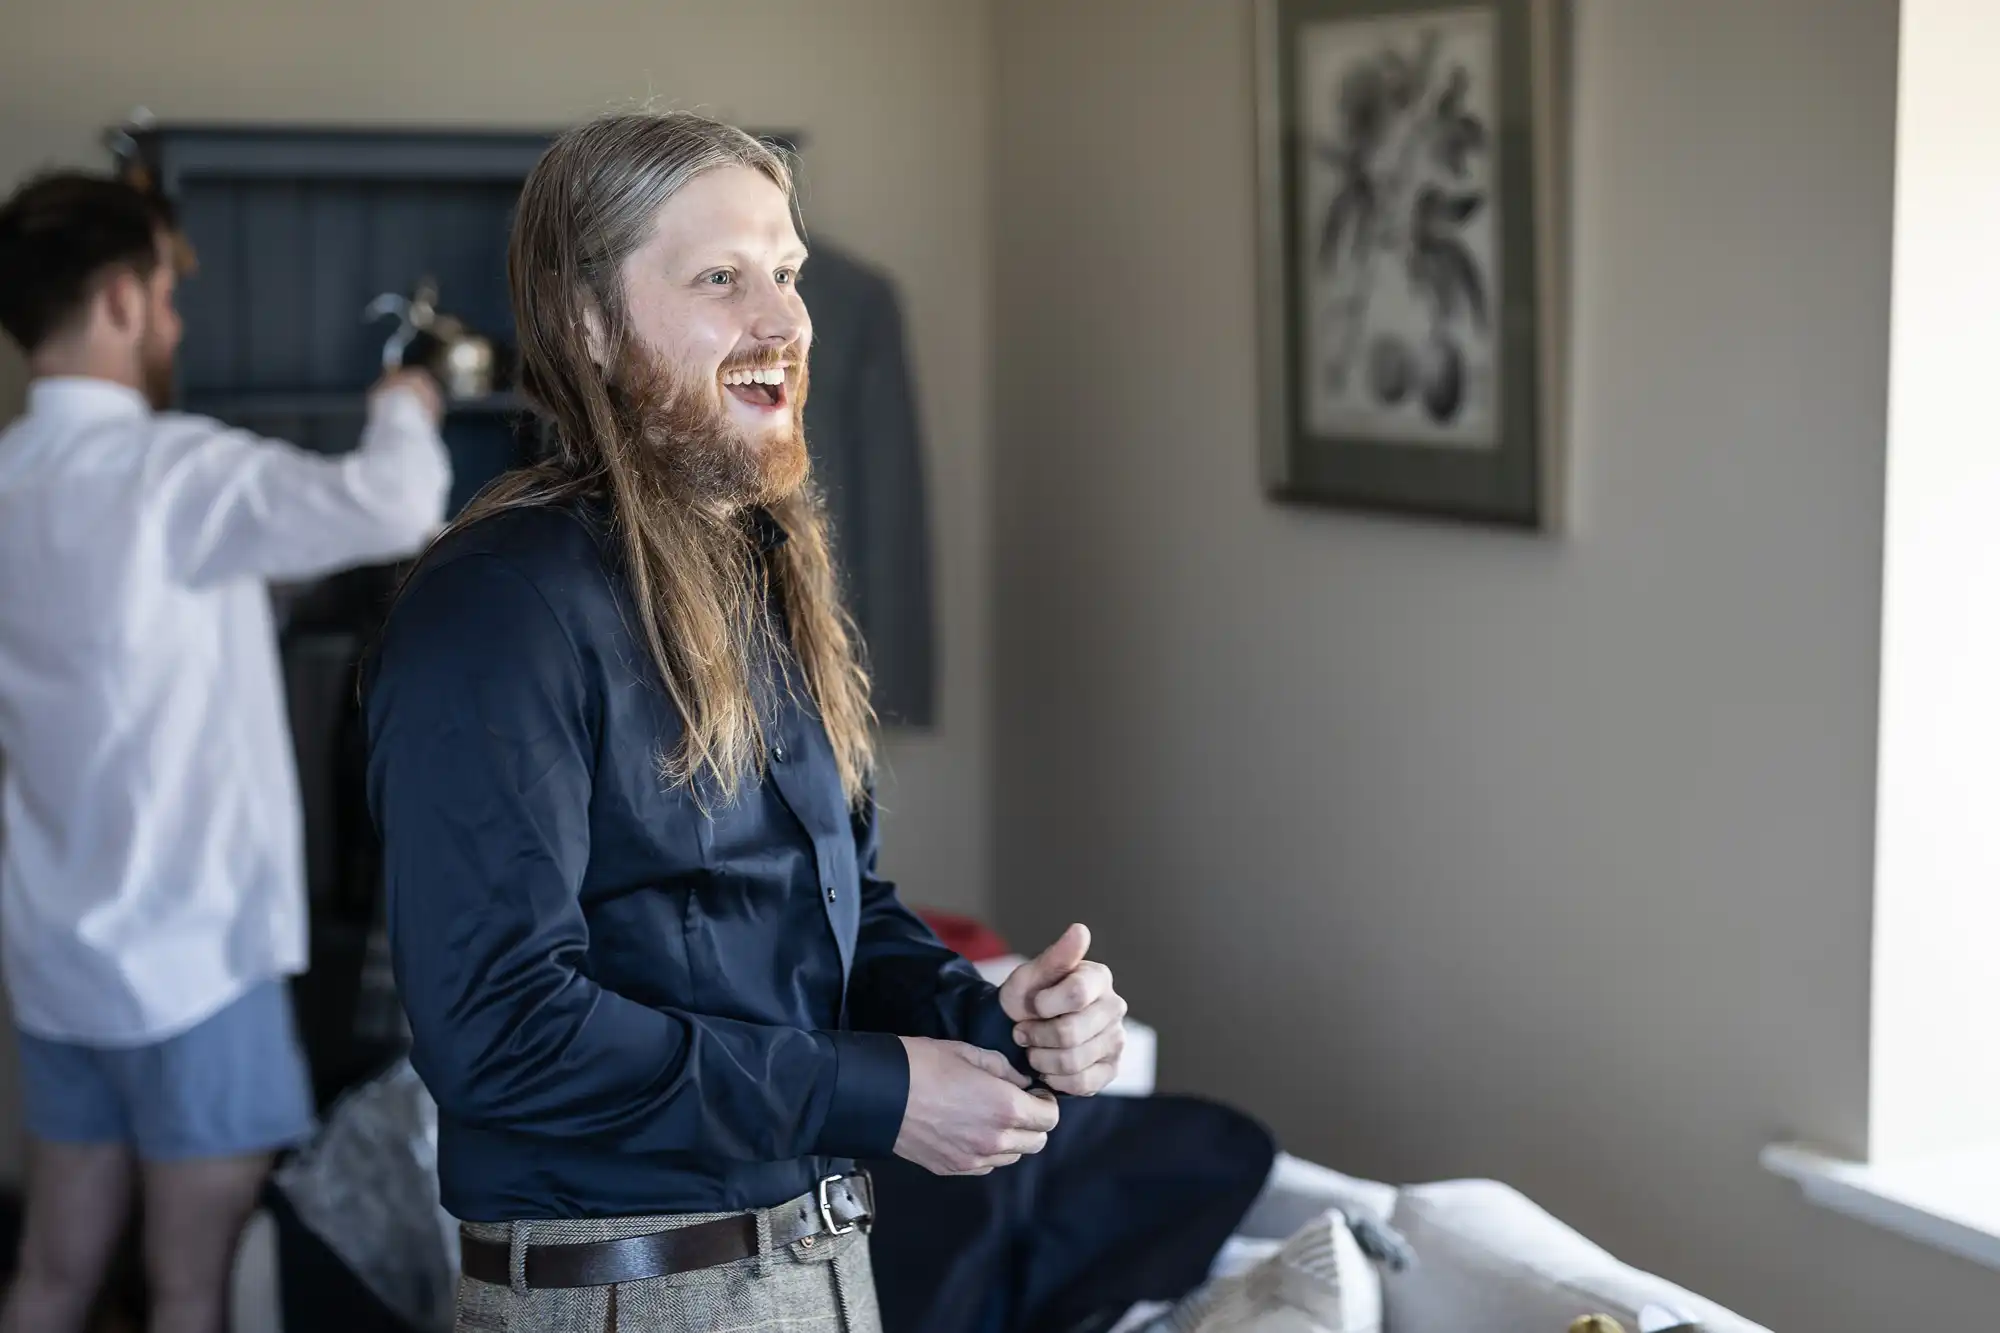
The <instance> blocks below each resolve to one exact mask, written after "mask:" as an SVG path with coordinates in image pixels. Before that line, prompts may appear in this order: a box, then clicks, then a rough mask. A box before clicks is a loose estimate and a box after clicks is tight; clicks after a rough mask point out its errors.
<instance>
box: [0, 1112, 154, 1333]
mask: <svg viewBox="0 0 2000 1333" xmlns="http://www.w3.org/2000/svg"><path fill="white" fill-rule="evenodd" d="M131 1211H132V1155H131V1152H130V1150H129V1149H127V1148H126V1147H125V1145H124V1144H122V1143H50V1142H48V1141H46V1140H43V1139H37V1138H34V1137H32V1136H31V1137H30V1138H29V1140H28V1199H27V1216H26V1218H25V1219H24V1222H23V1226H22V1233H21V1259H20V1266H19V1272H18V1273H16V1275H15V1277H14V1287H13V1290H11V1291H9V1292H8V1293H7V1303H6V1306H5V1308H4V1309H0V1333H79V1331H80V1330H81V1329H82V1328H83V1325H84V1320H85V1319H86V1318H88V1317H89V1314H90V1307H91V1304H92V1303H93V1302H94V1301H95V1300H96V1299H97V1292H98V1288H99V1287H100V1286H102V1285H103V1282H104V1270H105V1268H106V1266H107V1265H108V1264H109V1263H110V1261H111V1254H112V1251H113V1250H114V1249H116V1248H117V1245H118V1241H119V1238H120V1237H121V1236H122V1235H123V1234H124V1231H125V1222H126V1219H127V1218H128V1217H129V1216H130V1215H131Z"/></svg>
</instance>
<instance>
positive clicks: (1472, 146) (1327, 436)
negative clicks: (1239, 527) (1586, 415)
mask: <svg viewBox="0 0 2000 1333" xmlns="http://www.w3.org/2000/svg"><path fill="white" fill-rule="evenodd" d="M1256 22H1257V41H1256V46H1257V75H1256V87H1257V98H1258V108H1257V127H1258V135H1257V163H1258V196H1259V197H1258V218H1259V257H1258V260H1259V262H1258V268H1259V288H1260V290H1259V307H1260V309H1259V321H1260V325H1261V330H1260V339H1259V351H1260V356H1259V366H1260V379H1261V384H1260V386H1259V387H1260V396H1261V398H1262V417H1263V420H1262V430H1261V435H1262V441H1261V454H1262V458H1261V464H1262V471H1263V477H1264V482H1265V486H1266V489H1267V491H1268V492H1269V493H1270V494H1271V495H1272V496H1273V498H1275V499H1279V500H1286V501H1299V502H1306V503H1314V504H1323V505H1332V506H1339V507H1345V508H1353V509H1365V510H1377V511H1385V512H1393V513H1401V514H1406V515H1420V516H1427V517H1434V518H1441V519H1451V520H1460V521H1466V522H1475V523H1485V524H1494V525H1502V526H1507V527H1514V528H1521V529H1528V530H1535V531H1553V530H1557V529H1560V528H1561V527H1562V526H1564V524H1565V522H1566V519H1567V517H1568V509H1569V506H1568V485H1567V480H1568V477H1567V473H1568V469H1567V458H1566V448H1565V428H1566V424H1567V422H1566V412H1565V406H1566V396H1567V384H1566V361H1567V350H1568V349H1567V329H1566V314H1567V297H1568V292H1567V287H1568V274H1567V260H1568V236H1567V200H1568V160H1567V159H1568V135H1569V26H1570V15H1569V5H1568V3H1567V0H1259V3H1258V6H1257V14H1256Z"/></svg>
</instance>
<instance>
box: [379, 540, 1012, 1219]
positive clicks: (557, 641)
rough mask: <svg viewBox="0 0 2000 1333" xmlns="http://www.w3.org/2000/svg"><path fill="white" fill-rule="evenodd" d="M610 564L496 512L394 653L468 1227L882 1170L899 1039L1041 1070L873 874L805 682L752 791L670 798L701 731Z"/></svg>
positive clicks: (408, 610)
mask: <svg viewBox="0 0 2000 1333" xmlns="http://www.w3.org/2000/svg"><path fill="white" fill-rule="evenodd" d="M764 530H765V531H766V532H767V533H770V532H773V531H774V530H775V525H771V524H769V523H768V520H766V521H765V523H764ZM775 539H777V538H767V540H775ZM609 551H610V548H609V547H608V545H607V544H606V543H605V541H604V540H603V537H602V525H601V523H600V522H599V521H598V520H597V519H596V518H595V517H594V516H593V513H592V511H590V510H589V509H587V508H586V509H580V510H578V509H564V508H546V507H545V508H529V509H521V510H515V511H512V512H509V513H504V514H500V515H497V516H495V517H492V518H489V519H486V520H483V521H481V522H479V523H477V524H475V525H473V526H472V527H470V528H468V529H466V530H464V531H462V532H459V533H457V534H454V535H453V536H451V537H450V538H448V539H447V540H446V541H445V542H444V543H442V544H441V545H440V546H439V548H438V549H436V550H434V551H433V552H432V553H431V554H430V555H429V556H428V557H426V559H425V561H424V563H423V565H422V567H421V568H420V569H419V571H418V572H417V574H416V576H415V578H414V579H413V580H412V582H411V584H410V586H409V587H408V588H407V589H406V590H405V592H404V594H403V596H402V598H401V599H400V601H399V602H398V604H397V606H396V608H395V610H394V611H393V612H392V613H391V615H390V617H389V620H388V623H387V625H386V627H385V628H384V631H383V636H382V641H381V643H380V646H379V648H378V650H377V653H376V655H375V657H374V659H373V661H372V662H371V664H370V669H369V674H368V681H367V699H366V709H367V722H368V736H369V757H368V795H369V803H370V808H371V809H372V811H373V813H374V816H375V820H376V823H377V826H378V828H379V829H380V831H381V834H382V840H383V846H384V856H385V859H386V882H387V896H388V913H389V937H390V943H391V946H392V950H393V954H394V959H395V967H396V979H397V983H398V986H399V987H400V989H401V992H402V999H403V1003H404V1006H405V1008H406V1009H407V1011H408V1014H409V1020H410V1030H411V1034H412V1037H413V1046H412V1051H411V1059H412V1061H413V1063H414V1064H415V1066H416V1069H417V1072H418V1073H419V1074H421V1075H422V1076H423V1079H424V1082H425V1084H426V1085H427V1086H428V1087H429V1089H430V1091H431V1093H432V1095H433V1096H434V1097H435V1098H436V1099H437V1103H438V1171H439V1176H440V1178H441V1181H442V1185H443V1192H444V1204H445V1206H446V1208H448V1209H449V1210H450V1211H451V1212H452V1213H453V1214H454V1215H456V1216H458V1217H460V1218H464V1219H468V1220H475V1221H501V1220H507V1219H513V1218H551V1217H586V1216H588V1217H606V1216H620V1215H632V1214H639V1213H680V1212H711V1211H733V1210H741V1209H749V1208H760V1207H768V1206H770V1205H772V1204H776V1203H781V1202H783V1201H785V1200H787V1199H790V1198H792V1197H794V1196H796V1195H799V1194H801V1193H804V1192H805V1191H806V1190H808V1189H810V1188H811V1187H812V1185H813V1183H814V1182H815V1181H817V1180H818V1179H819V1178H821V1177H823V1176H826V1175H829V1174H832V1173H834V1172H836V1171H841V1170H845V1169H847V1168H848V1167H849V1166H850V1164H851V1159H852V1158H856V1157H886V1156H888V1155H889V1154H890V1152H891V1151H892V1149H893V1147H894V1144H895V1141H896V1137H897V1134H898V1132H899V1130H900V1128H901V1125H902V1117H903V1106H904V1102H905V1100H906V1098H907V1095H908V1089H909V1068H908V1063H907V1060H906V1057H905V1055H904V1052H903V1048H902V1044H901V1043H900V1042H899V1041H897V1040H896V1037H895V1036H893V1035H890V1034H896V1033H900V1034H904V1035H909V1036H929V1037H941V1038H948V1039H952V1040H960V1041H969V1042H972V1043H974V1044H977V1045H981V1046H985V1047H988V1048H989V1049H993V1050H998V1051H1002V1052H1003V1053H1005V1054H1006V1055H1007V1056H1008V1057H1009V1058H1010V1059H1011V1060H1013V1061H1014V1062H1015V1064H1016V1065H1017V1067H1020V1068H1022V1069H1024V1070H1025V1069H1026V1068H1027V1066H1026V1064H1025V1056H1024V1054H1023V1053H1022V1052H1021V1051H1020V1049H1019V1048H1018V1047H1017V1046H1015V1044H1014V1042H1013V1039H1012V1035H1011V1034H1012V1026H1013V1025H1012V1024H1011V1022H1009V1020H1008V1019H1007V1017H1006V1015H1005V1014H1004V1013H1003V1012H1002V1011H1001V1008H1000V1005H999V999H998V993H997V992H996V991H995V989H994V988H993V987H992V986H990V985H988V984H987V983H986V982H985V981H983V980H982V979H981V978H980V976H979V974H978V973H977V972H976V971H975V970H974V969H973V968H972V967H971V965H970V964H968V963H966V962H965V961H964V960H963V959H960V958H959V957H958V956H957V955H956V954H954V953H952V952H951V951H950V950H949V949H947V948H945V946H944V945H943V944H941V943H939V941H938V939H937V937H936V936H935V935H934V934H933V933H932V932H931V931H930V929H929V928H928V927H927V926H925V925H924V924H923V922H922V921H921V920H920V919H919V918H917V917H916V916H915V915H914V914H913V913H911V912H910V911H909V910H908V909H907V908H905V907H904V906H903V905H902V904H901V903H900V902H899V901H898V900H897V897H896V891H895V887H894V886H893V885H891V884H889V883H887V882H885V881H884V880H882V879H881V878H880V877H879V876H878V875H877V874H876V869H875V860H876V820H875V811H874V808H873V805H872V803H870V804H869V805H867V806H866V808H864V809H862V810H861V811H859V812H856V811H854V810H853V809H852V808H851V807H850V806H849V804H848V802H847V800H846V799H845V797H844V795H843V793H842V790H841V784H840V778H839V774H838V771H837V769H836V767H835V763H834V757H833V751H832V748H831V746H830V745H829V743H828V741H827V737H826V732H825V729H824V728H823V727H822V726H821V724H820V722H819V719H818V717H817V715H816V714H815V713H813V712H812V711H811V705H810V702H809V701H807V702H804V703H801V702H800V699H802V698H804V692H803V691H792V692H789V693H790V694H792V695H796V696H797V697H793V698H787V697H786V696H787V693H788V692H786V691H778V692H777V697H778V698H780V699H781V700H784V701H783V702H782V703H780V704H778V705H775V706H774V716H773V719H772V721H771V722H769V723H768V724H767V734H768V740H769V752H770V763H769V765H768V771H767V773H766V775H765V776H763V777H762V778H761V780H759V779H752V780H751V781H749V782H748V783H747V784H746V787H745V789H744V791H743V793H742V794H741V796H740V797H739V798H738V799H737V800H736V801H735V802H734V803H733V804H731V805H728V806H726V807H724V808H716V809H713V810H712V812H711V813H710V814H704V813H703V812H702V810H701V809H700V808H699V807H698V805H697V804H696V802H695V801H694V799H693V798H692V796H691V795H690V794H689V793H688V792H687V791H686V790H685V789H684V788H680V787H670V786H669V785H668V784H667V783H666V781H665V780H664V779H663V777H662V776H661V757H662V756H663V755H664V754H667V753H669V752H671V750H672V748H673V747H674V746H675V745H676V744H677V742H678V739H679V733H680V720H679V716H678V714H677V712H676V711H675V709H674V708H673V706H672V704H671V702H670V701H669V700H668V698H667V696H666V694H665V693H664V691H663V690H662V689H661V687H660V685H659V683H658V677H657V674H656V673H655V672H654V670H653V667H652V665H651V660H650V658H649V656H648V655H647V653H646V651H645V648H644V644H643V642H642V641H641V640H639V639H638V638H636V637H635V635H634V633H633V631H632V628H631V624H632V621H631V617H630V609H631V608H630V601H629V597H628V595H627V592H626V588H625V583H624V580H623V579H622V577H620V576H619V575H618V574H617V573H616V572H615V571H616V568H617V562H616V559H615V557H614V556H612V555H610V554H609Z"/></svg>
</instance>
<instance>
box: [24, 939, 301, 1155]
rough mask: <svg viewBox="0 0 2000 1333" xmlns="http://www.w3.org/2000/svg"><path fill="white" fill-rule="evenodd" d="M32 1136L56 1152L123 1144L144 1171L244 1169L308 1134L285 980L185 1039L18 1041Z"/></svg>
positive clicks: (27, 1037) (255, 990)
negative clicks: (211, 1165) (196, 1162)
mask: <svg viewBox="0 0 2000 1333" xmlns="http://www.w3.org/2000/svg"><path fill="white" fill-rule="evenodd" d="M20 1048H21V1103H22V1113H23V1118H24V1119H25V1120H26V1122H27V1128H28V1132H29V1133H30V1134H33V1135H34V1136H35V1137H36V1138H39V1139H42V1140H44V1141H47V1142H53V1143H125V1144H129V1145H131V1147H132V1149H133V1150H134V1152H136V1153H137V1154H138V1156H139V1159H140V1160H141V1161H146V1162H173V1161H186V1160H190V1159H195V1158H203V1157H247V1156H252V1155H255V1154H258V1153H266V1152H274V1151H277V1150H278V1149H281V1148H287V1147H291V1146H292V1145H294V1144H297V1143H299V1142H301V1141H303V1140H304V1139H306V1138H307V1137H309V1136H310V1135H311V1133H312V1130H313V1099H312V1083H311V1080H310V1078H309V1077H308V1075H307V1072H306V1062H305V1055H304V1053H303V1052H302V1051H301V1050H300V1048H299V1039H298V1031H297V1028H296V1027H295V1025H294V1024H293V1021H292V999H291V990H290V988H289V986H288V985H287V984H286V982H285V981H284V980H283V979H274V980H271V981H266V982H262V983H260V984H258V985H256V986H254V987H252V988H251V989H250V990H248V991H246V992H245V993H244V994H243V995H242V996H240V997H238V998H237V999H235V1000H233V1001H231V1002H230V1003H229V1004H228V1005H227V1006H225V1007H224V1008H223V1009H222V1010H221V1011H220V1012H219V1013H217V1014H215V1015H214V1016H212V1017H210V1018H207V1019H204V1020H203V1021H201V1022H200V1023H197V1024H196V1025H195V1026H193V1027H192V1028H189V1029H188V1030H187V1031H185V1032H182V1033H179V1034H177V1035H175V1036H172V1037H169V1038H167V1039H166V1040H164V1041H159V1042H153V1043H151V1044H149V1045H144V1046H118V1047H104V1046H82V1045H77V1044H74V1043H71V1042H64V1041H51V1040H49V1039H48V1038H46V1037H37V1036H35V1035H33V1034H32V1033H27V1032H23V1033H21V1034H20Z"/></svg>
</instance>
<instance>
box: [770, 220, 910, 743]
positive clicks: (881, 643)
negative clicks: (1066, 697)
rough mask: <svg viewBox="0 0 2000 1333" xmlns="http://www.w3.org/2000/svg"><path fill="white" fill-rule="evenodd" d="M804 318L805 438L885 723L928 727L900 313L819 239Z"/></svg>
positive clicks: (862, 268)
mask: <svg viewBox="0 0 2000 1333" xmlns="http://www.w3.org/2000/svg"><path fill="white" fill-rule="evenodd" d="M799 294H800V296H801V297H803V298H804V300H805V303H806V308H807V309H808V310H809V311H811V313H812V321H813V352H812V388H811V391H810V392H809V393H808V394H807V395H806V443H807V447H808V448H809V449H810V451H811V453H812V458H813V468H814V472H815V474H816V475H817V476H818V478H819V481H820V485H821V486H822V487H824V488H825V491H826V497H827V507H828V510H829V511H830V514H831V518H832V521H833V540H834V547H835V557H836V559H837V561H838V562H839V565H840V569H841V573H842V576H843V579H844V582H845V587H846V591H847V595H848V598H849V604H850V606H852V608H853V610H854V618H855V620H856V621H857V622H858V623H859V624H860V626H861V636H862V639H863V641H864V642H865V643H866V645H867V649H868V664H869V669H870V671H871V673H872V674H873V676H874V680H875V696H874V697H875V708H876V711H877V712H879V713H880V714H881V715H882V719H883V721H884V722H887V723H890V724H892V725H895V724H900V725H903V726H911V727H925V726H929V725H931V724H932V723H934V722H935V721H936V708H937V703H936V683H935V666H934V661H935V656H936V655H935V651H934V648H933V638H934V628H933V622H932V613H931V575H930V537H929V524H928V518H927V515H926V512H925V495H924V474H923V458H922V440H921V438H920V436H919V433H918V429H917V416H916V405H915V403H914V401H913V400H912V395H911V389H910V378H909V367H908V365H907V362H906V358H905V352H904V346H903V317H902V312H901V310H900V309H899V307H898V305H897V301H896V293H895V289H894V288H893V287H892V286H891V285H890V282H889V280H888V278H886V277H885V276H883V275H882V274H881V273H879V272H877V271H876V270H875V269H873V268H871V267H870V266H868V265H867V264H865V263H863V262H862V261H861V260H859V259H856V258H855V257H854V256H852V255H850V254H848V253H846V252H845V251H843V250H840V249H839V248H837V247H835V246H830V245H828V244H826V243H825V242H823V241H821V242H815V243H814V246H813V258H812V262H811V263H810V264H807V265H806V266H805V268H804V269H802V270H801V271H800V274H799Z"/></svg>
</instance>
